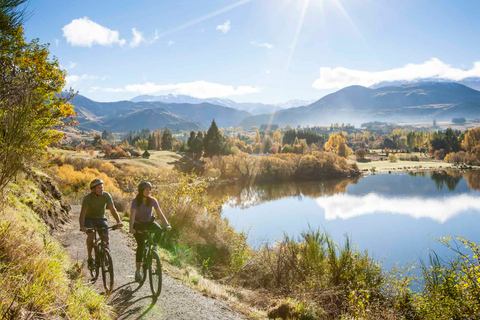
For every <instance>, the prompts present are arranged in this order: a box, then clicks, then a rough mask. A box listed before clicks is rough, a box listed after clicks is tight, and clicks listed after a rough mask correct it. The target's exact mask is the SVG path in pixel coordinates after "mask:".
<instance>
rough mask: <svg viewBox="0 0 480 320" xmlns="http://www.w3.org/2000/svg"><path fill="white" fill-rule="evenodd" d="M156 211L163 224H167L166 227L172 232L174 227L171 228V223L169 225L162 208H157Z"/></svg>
mask: <svg viewBox="0 0 480 320" xmlns="http://www.w3.org/2000/svg"><path fill="white" fill-rule="evenodd" d="M155 211H156V212H157V216H161V217H162V219H163V223H165V225H166V226H167V230H168V231H170V229H172V227H171V226H170V223H168V220H167V218H166V217H165V215H164V214H163V212H162V209H160V206H156V207H155Z"/></svg>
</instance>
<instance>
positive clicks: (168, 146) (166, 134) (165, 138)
mask: <svg viewBox="0 0 480 320" xmlns="http://www.w3.org/2000/svg"><path fill="white" fill-rule="evenodd" d="M172 143H173V138H172V133H171V132H170V130H169V129H168V127H166V128H165V131H163V135H162V150H172Z"/></svg>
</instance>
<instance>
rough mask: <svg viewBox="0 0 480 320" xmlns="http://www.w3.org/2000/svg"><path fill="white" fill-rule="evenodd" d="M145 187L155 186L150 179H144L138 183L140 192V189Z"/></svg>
mask: <svg viewBox="0 0 480 320" xmlns="http://www.w3.org/2000/svg"><path fill="white" fill-rule="evenodd" d="M145 188H153V186H152V184H151V183H150V182H148V181H142V182H140V183H139V184H138V192H140V190H143V189H145Z"/></svg>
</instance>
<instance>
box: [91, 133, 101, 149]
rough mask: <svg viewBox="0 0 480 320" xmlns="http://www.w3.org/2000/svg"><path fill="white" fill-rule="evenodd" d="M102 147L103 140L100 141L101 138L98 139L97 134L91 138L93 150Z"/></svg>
mask: <svg viewBox="0 0 480 320" xmlns="http://www.w3.org/2000/svg"><path fill="white" fill-rule="evenodd" d="M102 145H103V140H102V137H100V136H99V135H98V134H97V135H96V136H95V137H93V142H92V146H93V147H94V148H101V147H102Z"/></svg>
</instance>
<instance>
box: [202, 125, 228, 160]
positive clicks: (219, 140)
mask: <svg viewBox="0 0 480 320" xmlns="http://www.w3.org/2000/svg"><path fill="white" fill-rule="evenodd" d="M203 146H204V150H205V156H206V157H212V156H214V155H218V154H221V152H222V148H223V137H222V135H221V134H220V132H219V130H218V127H217V124H216V123H215V120H212V124H211V125H210V128H208V131H207V134H206V135H205V138H204V140H203Z"/></svg>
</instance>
